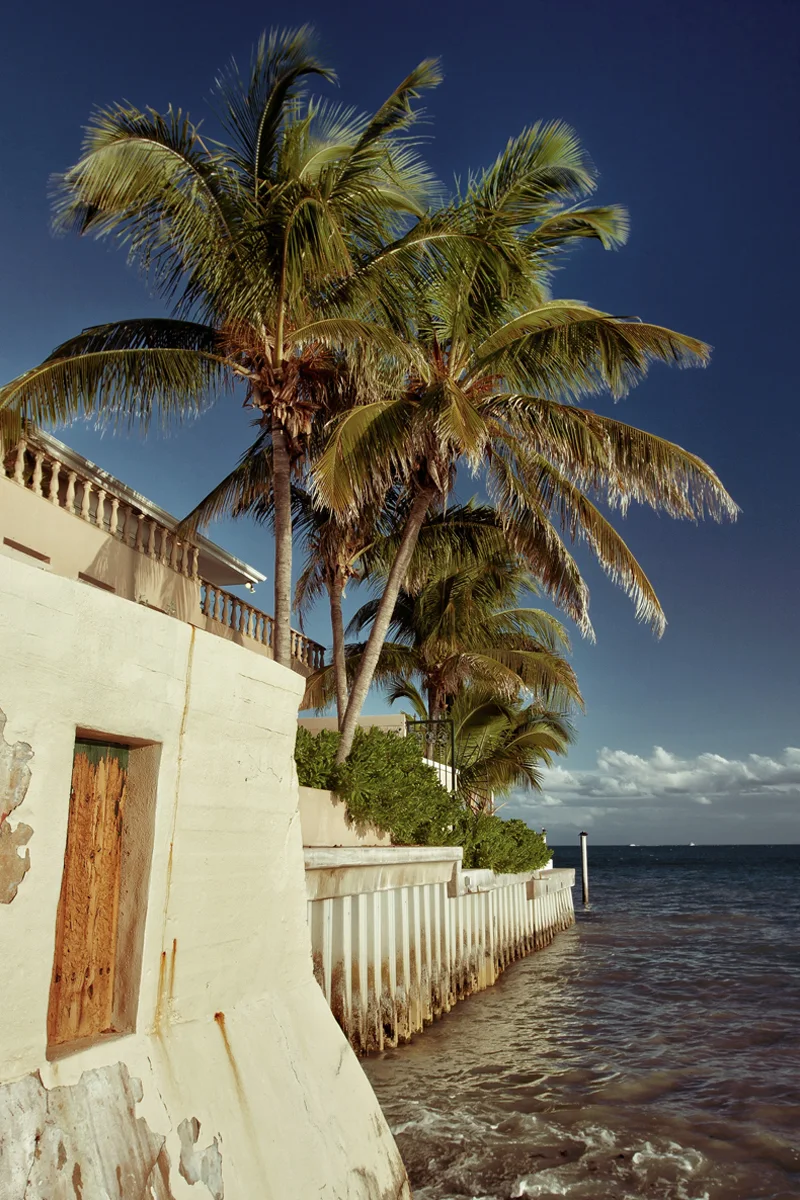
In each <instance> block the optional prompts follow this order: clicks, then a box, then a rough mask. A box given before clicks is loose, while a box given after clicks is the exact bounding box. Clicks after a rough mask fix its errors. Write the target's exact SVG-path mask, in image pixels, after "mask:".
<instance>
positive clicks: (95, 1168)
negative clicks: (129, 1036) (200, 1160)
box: [0, 1063, 174, 1200]
mask: <svg viewBox="0 0 800 1200" xmlns="http://www.w3.org/2000/svg"><path fill="white" fill-rule="evenodd" d="M141 1099H142V1087H141V1083H140V1081H139V1080H138V1079H132V1078H131V1077H130V1075H129V1074H128V1069H127V1067H126V1066H125V1065H124V1063H115V1064H114V1065H113V1066H108V1067H100V1068H97V1069H96V1070H93V1071H84V1073H83V1075H81V1078H80V1080H79V1081H78V1083H76V1084H74V1085H73V1086H71V1087H66V1086H65V1087H56V1088H52V1089H51V1090H50V1091H48V1090H47V1088H45V1086H44V1085H43V1083H42V1081H41V1078H40V1077H39V1075H38V1074H36V1075H27V1076H25V1077H24V1078H23V1079H18V1080H17V1081H16V1082H15V1083H8V1084H5V1085H3V1086H0V1146H2V1147H3V1153H2V1154H0V1196H2V1197H3V1200H53V1198H55V1197H58V1198H59V1200H61V1198H62V1197H63V1198H64V1200H67V1198H68V1200H101V1198H102V1200H174V1196H173V1193H172V1190H171V1188H170V1185H169V1157H168V1155H167V1152H166V1149H165V1146H164V1143H165V1138H164V1137H163V1136H162V1135H161V1134H158V1133H154V1132H153V1131H152V1130H151V1129H150V1127H149V1126H148V1124H147V1121H146V1120H145V1119H144V1118H143V1117H137V1116H136V1105H137V1104H138V1103H139V1102H140V1101H141Z"/></svg>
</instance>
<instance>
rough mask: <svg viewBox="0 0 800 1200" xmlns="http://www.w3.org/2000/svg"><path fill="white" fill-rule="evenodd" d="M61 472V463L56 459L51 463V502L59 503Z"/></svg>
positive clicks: (49, 497)
mask: <svg viewBox="0 0 800 1200" xmlns="http://www.w3.org/2000/svg"><path fill="white" fill-rule="evenodd" d="M60 473H61V463H59V462H56V460H55V459H53V461H52V462H51V464H50V493H49V496H48V499H49V500H50V503H51V504H58V477H59V475H60Z"/></svg>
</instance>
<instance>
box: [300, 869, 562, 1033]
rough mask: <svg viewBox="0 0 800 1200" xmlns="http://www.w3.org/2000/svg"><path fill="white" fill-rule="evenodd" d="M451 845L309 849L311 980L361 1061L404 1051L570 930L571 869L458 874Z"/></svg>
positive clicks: (459, 872)
mask: <svg viewBox="0 0 800 1200" xmlns="http://www.w3.org/2000/svg"><path fill="white" fill-rule="evenodd" d="M461 858H462V850H461V847H460V846H456V847H452V846H451V847H438V846H420V847H402V846H393V847H389V848H387V847H375V848H366V847H359V848H340V849H315V848H308V847H307V848H306V849H305V863H306V890H307V896H308V921H309V926H310V929H311V945H312V951H313V956H314V973H315V975H316V978H317V981H318V983H319V985H320V987H321V988H322V990H323V992H324V994H325V998H326V1000H327V1001H328V1004H329V1005H330V1007H331V1009H332V1011H333V1014H334V1016H335V1017H336V1019H337V1021H338V1022H339V1025H340V1026H341V1027H342V1029H343V1030H344V1032H345V1034H346V1036H347V1038H348V1040H349V1042H350V1044H351V1045H352V1046H353V1048H354V1049H355V1050H356V1051H357V1052H358V1053H362V1054H364V1053H369V1052H371V1051H377V1050H383V1049H385V1048H389V1047H392V1046H396V1045H398V1043H400V1042H404V1041H408V1039H409V1038H410V1037H411V1035H412V1034H414V1033H417V1032H419V1031H420V1030H422V1029H423V1028H424V1026H425V1025H426V1024H429V1023H430V1022H431V1021H433V1020H435V1019H436V1018H437V1017H440V1016H441V1015H442V1014H443V1013H446V1012H449V1011H450V1009H451V1008H453V1006H454V1005H455V1004H457V1003H458V1001H459V1000H463V999H464V998H465V997H466V996H469V995H471V994H472V993H473V992H478V991H482V990H483V989H484V988H487V987H491V985H492V984H493V983H494V982H495V980H496V979H497V978H498V976H499V975H500V974H501V973H502V972H503V971H504V970H505V968H506V967H507V966H509V965H510V964H511V963H512V962H514V961H515V960H516V959H518V958H522V957H524V956H525V955H527V954H530V953H531V952H532V951H533V950H539V949H542V948H543V947H544V946H547V945H548V944H549V943H550V942H551V941H552V940H553V938H554V937H555V935H556V933H558V932H559V931H560V930H562V929H567V928H568V927H569V926H570V925H572V924H574V921H575V914H574V910H573V903H572V890H571V889H572V886H573V884H574V882H575V872H574V871H573V870H571V869H570V870H558V869H555V870H543V871H534V872H531V873H529V874H525V875H495V874H494V873H493V872H492V871H470V870H467V871H465V870H463V869H462V866H461Z"/></svg>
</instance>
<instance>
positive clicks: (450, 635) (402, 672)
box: [309, 506, 581, 721]
mask: <svg viewBox="0 0 800 1200" xmlns="http://www.w3.org/2000/svg"><path fill="white" fill-rule="evenodd" d="M484 512H485V510H484V509H482V508H477V509H476V508H475V507H473V506H465V508H457V509H455V510H453V511H452V512H451V513H448V514H447V516H446V517H444V518H442V520H441V521H440V522H432V523H431V525H432V528H431V527H428V528H426V530H425V533H426V534H428V538H427V539H426V537H425V535H424V534H423V538H422V539H421V540H420V543H419V544H418V547H417V549H418V550H419V548H420V545H422V546H423V547H424V543H425V541H426V540H428V542H429V546H430V544H431V543H434V544H436V541H437V539H436V537H435V534H436V533H437V532H438V533H440V534H445V535H447V538H448V540H447V541H445V540H444V538H441V537H440V538H439V539H438V543H439V548H438V553H437V554H436V556H435V557H433V556H429V557H427V559H426V566H425V568H424V570H425V575H424V577H423V578H422V579H416V580H415V579H414V573H415V572H414V565H415V564H414V560H413V558H412V572H411V580H410V581H409V580H407V586H406V587H404V588H401V590H400V594H399V596H398V598H397V601H396V604H395V608H394V612H393V614H392V618H391V623H390V627H389V634H390V638H391V640H387V641H386V642H385V643H384V644H383V646H382V649H381V654H380V658H379V660H378V665H377V667H376V671H375V679H376V681H377V682H379V683H381V684H383V685H385V686H387V687H388V688H389V689H390V691H389V695H390V699H391V700H392V701H395V700H399V699H409V700H411V701H412V703H413V704H414V706H415V709H417V710H418V711H420V712H421V711H424V714H425V719H427V720H430V721H436V720H439V719H441V718H442V717H444V716H446V715H448V714H449V710H450V708H451V706H452V704H453V702H454V700H455V699H456V698H457V697H458V695H459V693H460V692H461V691H462V690H463V689H464V688H465V687H466V686H467V685H473V686H475V685H478V686H481V687H482V688H483V689H484V690H486V691H488V692H490V693H491V694H492V695H494V696H496V697H497V698H498V699H499V698H502V699H504V700H506V701H509V702H513V701H515V700H517V699H518V697H519V696H520V695H521V694H523V693H530V694H533V695H535V696H536V697H537V698H538V699H539V700H541V701H542V702H544V703H546V704H549V705H551V706H552V705H555V706H560V705H569V704H579V703H580V702H581V701H580V691H579V688H578V683H577V680H576V678H575V674H574V672H573V670H572V667H571V666H570V665H569V663H568V662H567V660H566V659H565V658H564V653H563V652H564V651H565V650H567V649H568V648H569V640H568V638H567V634H566V631H565V629H564V627H563V625H562V624H561V622H560V621H558V620H557V619H556V618H555V617H553V616H551V615H550V614H549V613H546V612H543V611H542V610H541V609H536V608H530V607H524V606H522V605H521V604H520V602H519V601H520V595H521V594H522V593H523V592H524V591H526V590H530V591H535V590H536V589H537V584H536V581H535V580H534V579H533V578H532V577H531V575H530V572H529V571H528V570H527V568H526V567H525V566H524V564H522V563H521V562H520V558H519V556H518V555H517V554H516V553H515V552H514V551H513V550H511V549H510V548H509V546H508V544H507V543H506V544H505V545H503V544H501V545H498V544H497V542H496V540H494V539H492V538H491V537H488V538H487V537H484V538H483V539H481V540H479V541H478V543H477V546H476V545H475V544H474V542H473V541H472V539H466V538H464V539H461V538H460V536H459V531H460V530H461V529H464V528H465V527H468V526H469V525H470V524H471V523H472V524H473V533H474V532H475V531H478V532H479V533H481V532H482V533H483V534H486V533H489V534H490V533H491V525H488V524H487V525H482V524H481V523H480V522H481V520H482V519H483V518H484ZM470 518H473V519H474V520H473V521H472V522H470ZM450 526H451V527H450ZM449 527H450V528H449ZM495 532H496V533H500V534H501V535H502V531H500V530H497V529H496V528H495ZM421 569H422V568H420V567H417V569H416V573H417V574H419V573H420V570H421ZM373 579H374V581H375V582H376V583H377V584H378V586H379V587H381V586H382V583H383V581H382V579H381V576H380V575H379V574H378V573H377V572H376V573H375V574H374V576H373ZM380 603H381V601H380V598H379V597H376V598H374V599H372V600H370V601H368V602H367V603H366V604H364V605H362V607H361V608H360V609H359V610H358V612H357V613H356V615H355V616H354V617H353V620H352V621H351V622H350V626H349V628H348V632H351V633H356V634H358V633H361V632H363V630H364V629H366V628H367V627H368V626H369V625H370V624H372V622H373V621H374V620H375V614H376V612H377V611H378V608H379V606H380ZM364 648H365V647H364V644H363V643H355V644H351V645H350V646H348V659H349V661H350V664H351V669H355V670H356V671H357V664H358V663H359V660H360V658H361V656H362V655H363V653H364ZM322 674H323V673H320V675H322ZM316 686H318V685H316ZM314 688H315V683H314V682H313V681H309V691H313V689H314ZM423 696H424V700H423Z"/></svg>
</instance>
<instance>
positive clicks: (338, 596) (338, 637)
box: [328, 571, 347, 729]
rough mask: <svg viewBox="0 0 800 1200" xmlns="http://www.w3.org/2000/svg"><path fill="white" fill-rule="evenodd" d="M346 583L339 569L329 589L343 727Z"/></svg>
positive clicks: (339, 705)
mask: <svg viewBox="0 0 800 1200" xmlns="http://www.w3.org/2000/svg"><path fill="white" fill-rule="evenodd" d="M343 591H344V585H343V583H342V579H341V576H340V575H339V572H338V571H337V572H336V574H335V576H334V579H333V583H332V584H331V585H330V587H329V589H328V596H329V599H330V603H331V630H332V631H333V673H334V677H335V679H336V715H337V717H338V719H339V728H340V729H341V728H342V722H343V721H344V715H345V712H346V711H347V666H346V664H345V657H344V621H343V619H342V592H343Z"/></svg>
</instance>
